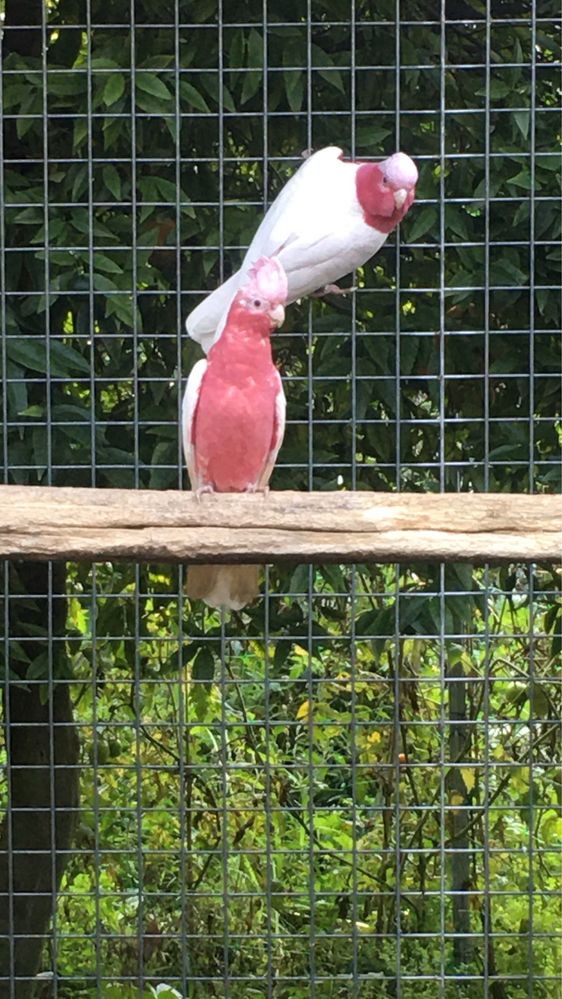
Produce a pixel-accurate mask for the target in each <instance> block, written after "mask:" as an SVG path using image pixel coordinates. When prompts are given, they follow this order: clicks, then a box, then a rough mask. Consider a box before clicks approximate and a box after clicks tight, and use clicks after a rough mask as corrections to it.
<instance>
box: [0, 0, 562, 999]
mask: <svg viewBox="0 0 562 999" xmlns="http://www.w3.org/2000/svg"><path fill="white" fill-rule="evenodd" d="M307 9H308V8H307ZM0 10H2V11H3V12H4V16H5V27H6V28H8V29H10V30H5V31H4V37H3V43H2V57H3V58H2V70H3V72H2V77H1V82H2V94H1V102H2V108H3V111H4V127H3V133H2V141H3V149H2V154H3V183H2V203H1V210H2V219H1V221H2V222H3V225H2V240H3V242H2V245H1V246H0V251H1V252H0V262H1V268H2V271H1V275H0V283H1V285H2V289H3V292H4V293H3V294H2V298H1V310H2V313H1V327H2V341H1V350H2V352H1V355H0V359H1V369H0V370H1V377H2V381H1V388H2V400H1V401H2V407H3V411H2V436H1V438H0V440H1V444H2V462H3V476H4V481H6V482H12V483H26V484H29V485H30V486H32V485H34V484H37V483H52V484H55V485H63V484H65V485H68V484H71V485H83V486H88V485H96V486H104V487H115V486H122V487H130V488H134V487H138V486H142V487H149V488H155V489H162V488H177V487H178V486H180V485H182V483H183V484H184V485H185V477H184V472H183V470H182V461H181V454H180V445H179V440H178V411H179V403H180V385H181V380H182V378H183V377H185V375H186V374H187V372H188V370H189V368H190V366H191V364H192V363H193V361H194V360H195V359H196V358H197V357H198V356H199V349H198V348H197V347H196V346H195V345H194V344H192V343H190V342H188V341H187V340H186V337H185V335H184V334H183V319H184V318H185V315H186V313H187V311H188V310H189V308H190V307H191V306H192V304H194V303H195V302H197V301H198V300H199V297H198V295H199V294H200V292H201V291H202V290H204V289H211V288H213V287H214V286H215V285H216V283H217V281H218V280H219V278H220V276H221V275H223V274H224V275H225V276H226V275H228V273H230V271H231V270H232V269H233V268H234V267H235V266H237V263H238V262H239V260H240V258H241V255H242V251H243V248H244V246H245V245H247V243H248V241H249V239H250V238H251V235H252V233H253V231H254V229H255V226H256V222H257V220H258V219H259V217H260V215H261V212H262V210H263V206H264V198H267V199H268V200H269V201H270V200H271V199H272V198H273V196H274V195H275V193H276V192H277V191H278V190H279V189H280V188H281V187H282V185H283V183H284V182H285V181H286V179H287V178H288V177H289V176H290V174H291V173H292V172H293V170H294V169H295V167H296V166H297V165H298V162H299V157H300V153H301V151H302V150H304V149H307V148H309V147H312V148H315V149H317V148H320V147H322V146H324V145H326V144H328V143H335V144H338V145H341V146H342V147H343V148H344V149H345V151H346V153H349V152H352V153H355V154H357V155H358V156H368V157H377V156H382V155H387V154H389V153H390V152H392V151H393V150H394V149H395V148H396V147H397V146H400V148H403V149H404V150H406V151H407V152H409V153H410V154H411V155H413V156H414V157H415V158H416V160H417V162H418V165H419V168H420V183H419V187H418V202H417V205H416V207H415V208H414V209H413V210H412V211H411V212H410V214H409V216H408V218H407V220H406V221H405V223H404V225H403V226H402V230H401V233H400V239H399V244H398V243H397V240H396V238H395V237H392V238H391V239H389V241H388V244H387V246H386V247H385V248H384V249H383V250H382V251H381V252H380V253H379V255H378V256H377V257H376V259H375V260H374V261H373V262H371V263H369V264H368V265H366V266H365V268H364V269H363V270H361V271H360V272H359V273H358V275H357V282H358V285H359V291H358V293H357V295H356V296H353V297H348V298H345V299H341V298H338V299H336V300H330V301H328V302H324V301H314V302H308V301H307V302H304V303H302V304H300V305H295V306H292V307H291V308H290V309H289V311H288V317H287V322H286V325H285V328H284V330H283V333H282V335H280V336H279V337H278V338H277V339H276V344H275V350H276V356H277V359H278V362H279V364H280V366H281V369H282V372H283V375H284V377H285V382H286V391H287V396H288V419H289V425H288V430H287V434H286V440H285V443H284V445H283V449H282V451H281V454H280V460H279V466H278V469H277V470H276V472H275V476H274V479H273V483H272V484H273V487H274V488H279V489H283V488H297V489H308V488H315V489H337V488H360V489H380V490H393V489H396V488H400V489H407V490H414V491H418V492H420V494H421V493H422V492H423V491H424V490H440V489H445V490H452V491H458V490H461V491H468V490H490V491H509V490H511V491H516V492H518V491H519V492H520V491H529V490H532V491H535V492H544V491H553V490H557V489H559V488H560V332H559V331H560V294H559V284H560V236H561V211H560V21H559V14H560V12H559V10H558V9H557V4H555V3H554V2H553V0H544V2H543V3H541V4H540V10H539V8H537V12H538V13H539V14H540V17H537V18H535V19H534V20H533V18H532V13H533V5H531V3H530V2H525V0H523V2H518V3H512V2H510V0H490V5H489V9H487V7H486V5H485V4H484V3H483V2H479V0H470V2H468V0H467V2H465V0H450V2H446V3H444V4H442V5H439V4H428V3H422V2H417V0H403V2H401V3H400V4H399V15H400V24H399V26H397V24H396V10H397V7H396V3H395V2H394V0H392V2H391V0H377V2H376V3H370V2H365V0H358V2H357V3H356V4H355V8H354V17H355V19H356V27H355V30H354V29H353V26H352V24H351V20H350V4H349V3H348V2H343V0H323V2H322V3H316V2H312V3H311V4H310V12H309V13H310V18H309V19H308V20H307V16H306V11H305V9H304V5H303V4H302V3H297V2H296V0H288V2H284V3H283V4H282V5H280V4H270V5H269V15H268V28H267V33H266V38H265V41H264V28H263V8H262V4H261V3H257V2H255V0H240V2H239V3H237V4H236V5H232V4H230V3H225V4H224V8H223V21H224V24H223V27H222V30H220V29H219V27H218V25H217V13H218V10H219V8H218V7H217V3H216V2H215V0H197V2H196V3H188V2H187V0H185V2H184V0H180V2H179V4H177V5H176V6H174V4H173V3H172V2H171V0H160V2H159V3H158V4H154V3H153V2H152V0H136V2H134V3H132V4H131V5H130V4H128V3H125V2H124V0H104V2H103V3H101V2H99V0H91V3H89V4H88V5H87V4H86V2H85V0H49V3H48V4H46V5H45V8H44V10H43V8H42V4H41V2H40V0H25V2H24V0H5V2H4V3H3V4H0ZM443 12H444V13H445V15H446V22H441V14H442V13H443ZM487 14H488V15H489V17H487ZM557 18H558V20H557ZM18 25H26V26H27V27H21V28H19V29H18ZM179 25H181V27H179ZM30 26H31V27H30ZM264 60H265V65H266V67H267V68H266V70H264ZM352 66H354V67H355V68H354V71H353V72H352ZM397 66H399V70H397ZM221 70H222V71H223V72H222V75H221V72H220V71H221ZM352 112H354V113H352ZM421 504H423V497H422V496H421V495H420V505H421ZM560 582H561V579H560V572H559V570H558V569H557V568H556V567H549V566H524V565H513V566H510V567H505V568H504V569H501V570H497V569H487V568H485V567H471V566H454V565H452V566H449V567H443V566H437V565H427V564H419V565H408V566H405V565H403V566H388V567H385V566H378V565H363V566H357V567H356V568H353V569H351V568H340V567H337V566H332V567H319V568H317V569H312V568H311V567H308V566H298V567H292V568H281V567H273V568H271V569H270V570H269V571H268V577H267V585H268V591H267V592H268V597H267V599H266V600H264V601H260V602H259V603H258V604H256V605H255V606H254V607H251V608H248V610H247V611H246V612H243V613H240V614H235V615H233V616H232V618H231V619H230V620H229V621H228V622H227V624H226V630H225V631H222V632H221V625H220V620H219V618H218V617H217V615H214V614H212V613H210V612H209V611H208V610H203V609H202V608H201V607H200V606H190V605H189V602H188V601H186V600H184V598H183V596H182V585H181V584H182V572H181V570H178V569H177V568H170V567H169V566H164V565H141V566H133V565H117V564H116V565H109V564H100V565H97V566H96V567H95V568H92V567H91V566H88V565H76V564H69V565H67V566H66V567H64V566H60V565H59V566H41V565H34V564H32V565H26V566H24V565H12V566H10V567H8V566H6V567H5V568H4V583H3V587H4V588H3V592H4V597H5V600H4V605H5V614H4V615H3V624H2V626H1V627H2V629H3V631H2V635H3V648H4V650H5V653H6V654H5V669H4V670H3V674H4V679H5V690H4V700H3V713H4V722H5V726H4V732H5V735H6V742H5V749H6V748H7V747H8V744H9V749H10V759H11V766H10V769H9V770H8V771H6V776H7V781H6V783H5V784H4V785H0V790H1V792H2V795H3V803H4V805H5V804H6V802H7V795H8V790H9V791H10V794H11V816H12V820H11V821H5V822H4V825H3V827H2V834H1V839H0V847H1V848H2V853H1V854H0V891H2V892H4V893H6V895H7V894H8V893H9V892H11V893H12V894H11V896H10V897H11V902H10V904H4V903H2V905H1V906H0V996H2V997H4V996H6V997H8V996H16V997H17V999H22V997H24V996H28V995H30V993H31V991H32V988H33V980H34V976H35V975H36V974H37V973H38V972H42V973H44V975H45V976H46V977H43V978H40V979H38V980H37V982H36V990H37V994H40V995H45V996H46V995H49V996H51V995H56V996H59V997H61V999H63V997H65V999H66V997H78V996H81V997H82V996H83V997H89V996H94V995H103V996H104V997H105V996H107V997H129V996H131V997H132V996H136V995H138V994H142V992H143V990H144V993H145V994H146V995H147V996H151V995H153V994H154V992H155V989H156V987H157V986H158V985H161V986H162V988H161V989H160V993H159V994H161V995H162V994H165V992H166V990H165V989H164V986H165V985H167V986H169V988H170V989H171V988H172V987H174V988H175V989H177V990H178V992H179V993H180V994H181V995H182V996H187V995H189V996H194V997H202V996H208V995H214V996H219V995H223V996H224V995H228V996H230V997H232V999H234V997H236V999H246V997H251V996H264V995H266V994H267V995H271V996H276V997H279V999H300V997H304V996H309V995H317V996H322V997H324V996H326V997H340V996H346V997H347V996H349V997H351V996H361V997H362V999H365V997H375V996H376V997H383V996H388V997H390V996H397V995H401V996H402V997H403V999H406V997H412V996H414V995H415V996H416V997H420V996H427V997H432V999H433V997H435V996H436V995H437V990H438V991H439V995H440V996H453V995H455V996H456V995H462V996H467V997H477V996H478V997H479V996H482V995H483V994H484V995H490V996H493V997H494V999H522V997H523V996H531V995H532V996H534V997H545V999H546V997H548V999H554V997H555V996H557V995H558V994H559V988H560V960H559V958H560V941H559V936H558V934H559V930H560V917H561V912H560V902H559V895H558V897H556V892H557V891H559V887H560V884H559V877H560V853H559V852H557V851H558V850H559V844H560V835H561V832H562V819H561V816H560V804H561V790H560V771H559V761H560V747H559V735H560V729H559V723H558V719H559V715H560V687H559V669H560V658H559V657H560V645H561V625H562V609H561V603H560ZM4 752H5V750H4ZM53 764H56V766H54V765H53ZM78 802H80V811H78ZM53 805H56V814H55V809H54V808H53ZM55 840H56V846H57V855H56V862H55V861H54V859H53V853H52V845H53V842H54V841H55ZM71 847H73V849H71ZM10 858H11V859H10ZM14 891H15V892H16V895H15V896H14V895H13V892H14ZM57 891H58V903H57V902H56V894H57ZM26 893H27V894H26ZM6 895H5V897H6ZM51 917H52V918H51ZM49 925H52V931H51V932H49V942H48V945H47V946H43V943H42V939H43V936H44V934H45V932H46V931H47V928H48V926H49ZM226 968H228V976H229V978H230V982H229V984H228V985H225V974H226V972H225V969H226ZM49 972H55V974H56V976H57V978H56V985H54V984H53V980H52V979H51V978H49ZM2 976H4V977H3V979H2ZM16 979H17V981H16ZM10 981H11V982H12V984H11V985H10ZM311 981H317V983H318V984H317V985H316V991H314V986H313V985H311V984H310V983H311ZM438 983H439V984H438ZM53 990H54V991H53Z"/></svg>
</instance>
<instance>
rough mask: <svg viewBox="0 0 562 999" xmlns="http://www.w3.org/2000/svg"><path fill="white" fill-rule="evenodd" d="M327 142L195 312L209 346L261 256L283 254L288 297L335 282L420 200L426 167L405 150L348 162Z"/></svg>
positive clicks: (192, 331)
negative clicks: (420, 181)
mask: <svg viewBox="0 0 562 999" xmlns="http://www.w3.org/2000/svg"><path fill="white" fill-rule="evenodd" d="M342 157H343V153H342V151H341V149H338V148H337V146H327V147H326V149H321V150H319V152H317V153H314V154H313V155H312V156H310V157H309V158H308V159H307V160H305V162H304V163H303V165H302V166H301V167H300V168H299V170H297V172H296V173H295V175H294V176H293V177H291V179H290V180H289V181H288V183H287V184H285V187H284V188H283V190H282V191H281V193H280V194H279V195H278V197H277V198H276V199H275V201H274V202H273V204H272V205H271V207H270V209H269V211H268V212H267V214H266V216H265V218H264V219H263V221H262V223H261V225H260V227H259V229H258V230H257V232H256V234H255V236H254V238H253V240H252V242H251V244H250V247H249V249H248V252H247V254H246V256H245V257H244V261H243V263H242V266H241V268H240V270H239V271H237V272H236V273H235V274H233V275H232V277H231V278H229V280H228V281H225V283H224V284H222V285H220V287H219V288H217V289H216V290H215V291H213V292H212V293H211V294H210V295H208V296H207V298H205V299H204V300H203V301H202V302H201V303H200V304H199V305H198V306H197V307H196V308H195V309H193V311H192V312H191V313H190V315H189V316H188V317H187V321H186V328H187V332H188V333H189V335H190V337H192V339H193V340H197V342H198V343H200V344H201V345H202V347H203V349H204V350H205V352H207V351H208V350H209V349H210V347H211V346H212V344H213V343H214V342H215V340H216V339H217V338H218V337H219V336H220V334H221V331H222V329H223V327H224V323H225V320H226V314H227V312H228V308H229V306H230V303H231V301H232V299H233V297H234V295H235V294H236V292H237V290H238V288H239V287H240V286H241V285H242V284H243V283H244V281H245V280H246V278H247V275H248V271H249V269H250V267H251V265H252V261H254V260H256V259H257V258H258V257H262V256H266V257H274V258H276V259H278V260H279V261H280V262H281V263H282V265H283V267H284V269H285V273H286V275H287V282H288V294H287V303H290V302H294V301H295V300H296V299H297V298H301V297H302V296H304V295H310V294H311V293H312V292H314V291H317V290H318V289H321V288H325V287H326V286H329V285H330V284H331V283H332V282H333V281H336V280H337V279H338V278H340V277H343V275H344V274H349V273H350V272H351V271H352V270H354V269H355V268H356V267H360V266H361V265H362V264H364V263H365V261H367V260H368V259H369V257H372V256H373V254H374V253H377V251H378V250H380V248H381V246H382V245H383V243H384V242H385V240H386V238H387V236H388V234H389V233H390V232H392V230H393V229H394V228H395V227H396V226H397V225H398V223H399V222H400V220H401V219H403V218H404V216H405V214H406V212H407V211H408V209H409V208H410V206H411V205H412V204H413V201H414V198H415V193H416V184H417V180H418V171H417V169H416V166H415V164H414V163H413V162H412V160H411V159H410V157H409V156H406V154H405V153H394V155H393V156H390V157H389V158H388V159H386V160H383V161H382V162H381V163H360V162H357V163H354V162H346V161H345V160H344V159H343V158H342Z"/></svg>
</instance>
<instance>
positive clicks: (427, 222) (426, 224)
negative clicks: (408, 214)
mask: <svg viewBox="0 0 562 999" xmlns="http://www.w3.org/2000/svg"><path fill="white" fill-rule="evenodd" d="M437 218H438V209H437V206H436V205H426V206H425V208H422V209H420V211H419V212H418V211H416V210H415V209H414V214H413V220H412V223H411V224H409V225H408V228H407V237H408V242H409V243H415V242H416V240H417V239H419V238H420V236H424V235H425V233H426V232H429V231H430V229H432V227H433V226H434V225H435V224H436V222H437Z"/></svg>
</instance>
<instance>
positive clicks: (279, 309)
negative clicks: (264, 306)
mask: <svg viewBox="0 0 562 999" xmlns="http://www.w3.org/2000/svg"><path fill="white" fill-rule="evenodd" d="M269 318H270V319H271V321H272V322H274V323H275V325H276V326H282V324H283V323H284V322H285V309H284V308H283V306H282V305H276V306H275V308H274V309H270V310H269Z"/></svg>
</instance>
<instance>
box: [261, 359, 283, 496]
mask: <svg viewBox="0 0 562 999" xmlns="http://www.w3.org/2000/svg"><path fill="white" fill-rule="evenodd" d="M277 381H278V387H277V395H276V397H275V423H274V437H273V441H272V444H271V451H270V452H269V455H268V458H267V462H266V464H265V467H264V470H263V472H262V474H261V476H260V480H259V483H258V489H264V488H265V486H266V485H267V483H268V482H269V480H270V478H271V473H272V471H273V469H274V467H275V462H276V461H277V455H278V454H279V448H280V447H281V444H282V443H283V437H284V436H285V413H286V410H287V402H286V399H285V393H284V391H283V383H282V381H281V375H280V374H279V372H277Z"/></svg>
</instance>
